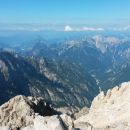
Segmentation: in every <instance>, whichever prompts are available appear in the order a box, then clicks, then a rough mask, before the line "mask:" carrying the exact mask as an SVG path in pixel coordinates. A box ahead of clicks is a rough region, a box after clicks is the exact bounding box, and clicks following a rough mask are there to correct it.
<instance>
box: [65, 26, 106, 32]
mask: <svg viewBox="0 0 130 130" xmlns="http://www.w3.org/2000/svg"><path fill="white" fill-rule="evenodd" d="M64 31H66V32H69V31H104V28H96V27H86V26H85V27H79V28H76V27H73V28H72V27H71V26H70V25H66V26H65V29H64Z"/></svg>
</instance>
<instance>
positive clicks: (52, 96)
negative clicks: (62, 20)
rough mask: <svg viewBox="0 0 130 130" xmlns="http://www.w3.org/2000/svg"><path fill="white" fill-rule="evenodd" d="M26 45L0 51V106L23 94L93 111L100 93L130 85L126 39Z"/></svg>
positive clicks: (91, 38)
mask: <svg viewBox="0 0 130 130" xmlns="http://www.w3.org/2000/svg"><path fill="white" fill-rule="evenodd" d="M50 42H51V43H50ZM27 43H28V44H18V46H17V47H16V46H14V45H13V46H11V44H8V46H7V45H5V44H1V46H0V47H1V48H3V49H1V52H0V82H1V84H0V88H2V89H0V93H2V94H1V95H0V99H1V103H3V102H5V101H6V100H8V99H9V98H11V97H13V96H15V95H18V94H23V95H26V96H28V95H32V96H42V97H43V98H45V99H46V100H48V101H50V102H53V104H55V105H57V106H58V107H64V106H73V107H83V106H86V105H87V106H90V104H91V101H92V100H93V98H94V97H95V96H96V95H97V94H98V93H99V90H100V89H101V90H103V91H105V92H106V91H107V90H108V89H109V88H112V87H114V86H116V85H119V84H120V83H122V82H125V81H129V80H130V39H129V38H128V37H126V36H122V35H121V36H120V35H119V36H115V35H106V36H105V35H91V36H88V37H87V36H85V37H79V38H77V37H76V38H72V37H71V38H70V39H62V40H61V39H60V40H58V39H57V40H56V39H55V40H53V39H51V40H44V39H42V38H40V37H39V38H38V39H37V40H34V41H32V42H31V41H30V42H27Z"/></svg>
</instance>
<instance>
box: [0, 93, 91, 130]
mask: <svg viewBox="0 0 130 130" xmlns="http://www.w3.org/2000/svg"><path fill="white" fill-rule="evenodd" d="M91 128H92V126H91V125H90V124H89V123H80V124H78V123H77V124H74V120H73V119H72V118H71V117H70V116H69V115H67V114H60V113H59V112H57V111H55V110H54V109H53V108H52V107H51V106H50V104H48V103H47V102H45V101H44V99H42V98H34V97H25V96H21V95H20V96H16V97H14V98H12V99H10V100H9V101H8V102H7V103H5V104H3V105H2V106H1V107H0V130H93V129H91Z"/></svg>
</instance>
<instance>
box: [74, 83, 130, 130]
mask: <svg viewBox="0 0 130 130" xmlns="http://www.w3.org/2000/svg"><path fill="white" fill-rule="evenodd" d="M79 122H89V123H90V124H92V125H93V126H94V128H97V129H98V130H130V82H126V83H122V84H121V86H119V87H118V86H117V87H115V88H113V89H112V90H108V92H107V94H106V95H105V94H104V93H103V92H101V93H100V94H99V95H98V96H97V97H95V99H94V100H93V102H92V106H91V108H90V111H89V114H87V115H84V116H82V117H80V118H79V119H77V120H76V121H75V123H79Z"/></svg>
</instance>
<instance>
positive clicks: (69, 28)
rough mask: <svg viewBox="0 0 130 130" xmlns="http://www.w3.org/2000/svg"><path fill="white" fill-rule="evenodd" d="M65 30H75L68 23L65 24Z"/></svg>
mask: <svg viewBox="0 0 130 130" xmlns="http://www.w3.org/2000/svg"><path fill="white" fill-rule="evenodd" d="M65 31H66V32H69V31H73V29H72V28H71V27H70V26H69V25H66V26H65Z"/></svg>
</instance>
